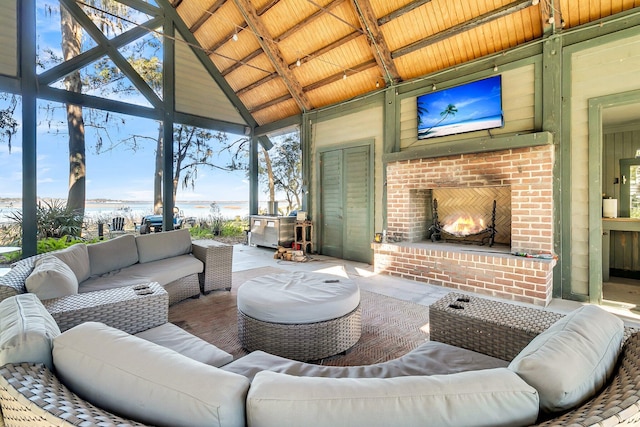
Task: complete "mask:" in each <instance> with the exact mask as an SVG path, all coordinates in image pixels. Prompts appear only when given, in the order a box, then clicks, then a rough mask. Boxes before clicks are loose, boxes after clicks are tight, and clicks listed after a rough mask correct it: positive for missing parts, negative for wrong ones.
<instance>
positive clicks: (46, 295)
mask: <svg viewBox="0 0 640 427" xmlns="http://www.w3.org/2000/svg"><path fill="white" fill-rule="evenodd" d="M24 285H25V287H26V288H27V291H29V292H31V293H32V294H35V295H37V296H38V298H40V299H41V300H47V299H51V298H59V297H63V296H67V295H73V294H77V293H78V279H77V278H76V275H75V274H74V273H73V271H72V270H71V268H69V266H68V265H67V264H65V263H64V262H62V261H60V260H59V259H58V258H56V257H54V256H45V257H42V258H39V259H38V260H37V261H36V264H35V268H34V269H33V271H32V272H31V274H30V275H29V276H28V277H27V278H26V280H25V281H24Z"/></svg>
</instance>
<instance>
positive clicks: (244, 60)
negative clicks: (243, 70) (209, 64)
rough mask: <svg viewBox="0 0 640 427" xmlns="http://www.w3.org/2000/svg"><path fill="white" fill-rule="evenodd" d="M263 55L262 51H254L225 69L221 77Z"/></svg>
mask: <svg viewBox="0 0 640 427" xmlns="http://www.w3.org/2000/svg"><path fill="white" fill-rule="evenodd" d="M263 53H264V51H263V50H262V49H257V50H254V51H253V52H251V53H250V54H249V55H247V56H245V57H244V58H242V59H241V60H240V61H238V62H236V63H234V64H233V65H232V66H230V67H227V68H225V69H224V71H222V72H221V74H222V75H223V76H226V75H227V74H229V73H232V72H233V71H235V70H237V69H238V68H240V67H242V66H243V65H244V64H246V63H247V62H249V61H251V60H252V59H254V58H257V57H258V56H260V55H262V54H263Z"/></svg>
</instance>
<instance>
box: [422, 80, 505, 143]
mask: <svg viewBox="0 0 640 427" xmlns="http://www.w3.org/2000/svg"><path fill="white" fill-rule="evenodd" d="M501 83H502V82H501V76H499V75H498V76H493V77H489V78H487V79H483V80H478V81H475V82H471V83H467V84H464V85H460V86H456V87H452V88H448V89H444V90H439V91H436V92H431V93H426V94H424V95H421V96H418V98H417V104H418V139H427V138H435V137H438V136H446V135H453V134H459V133H466V132H473V131H478V130H485V129H494V128H499V127H502V125H503V116H502V93H501V91H502V87H501Z"/></svg>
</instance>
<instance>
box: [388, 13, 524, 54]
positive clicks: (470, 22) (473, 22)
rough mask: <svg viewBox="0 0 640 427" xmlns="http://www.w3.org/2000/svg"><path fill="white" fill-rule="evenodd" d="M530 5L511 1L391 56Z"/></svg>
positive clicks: (423, 45)
mask: <svg viewBox="0 0 640 427" xmlns="http://www.w3.org/2000/svg"><path fill="white" fill-rule="evenodd" d="M530 5H531V0H517V1H514V2H511V3H509V4H507V5H505V6H502V7H500V8H498V9H496V10H493V11H491V12H487V13H485V14H482V15H480V16H478V17H476V18H474V19H470V20H468V21H466V22H463V23H462V24H458V25H454V26H453V27H451V28H447V29H446V30H444V31H440V32H439V33H436V34H433V35H432V36H429V37H425V38H424V39H422V40H418V41H417V42H414V43H411V44H408V45H407V46H405V47H402V48H400V49H397V50H395V51H394V52H392V54H391V56H392V57H393V58H399V57H401V56H404V55H407V54H409V53H412V52H415V51H417V50H420V49H422V48H425V47H427V46H430V45H432V44H434V43H438V42H440V41H442V40H444V39H447V38H449V37H453V36H455V35H458V34H461V33H464V32H465V31H469V30H470V29H471V28H474V27H478V26H480V25H483V24H486V23H487V22H491V21H495V20H496V19H498V18H502V17H503V16H507V15H510V14H512V13H516V12H519V11H521V10H523V9H526V8H527V7H529V6H530Z"/></svg>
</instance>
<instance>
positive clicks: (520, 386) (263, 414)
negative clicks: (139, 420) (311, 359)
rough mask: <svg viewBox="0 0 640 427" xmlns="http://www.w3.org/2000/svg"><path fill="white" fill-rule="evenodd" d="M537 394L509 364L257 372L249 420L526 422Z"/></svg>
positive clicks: (276, 424)
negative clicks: (437, 369)
mask: <svg viewBox="0 0 640 427" xmlns="http://www.w3.org/2000/svg"><path fill="white" fill-rule="evenodd" d="M537 417H538V394H537V392H536V390H535V389H534V388H533V387H531V386H529V385H527V383H525V382H524V381H523V380H522V379H521V378H520V377H518V376H517V375H516V374H514V373H513V372H511V371H509V370H508V369H507V368H497V369H487V370H481V371H471V372H461V373H457V374H451V375H433V376H408V377H396V378H322V377H297V376H291V375H286V374H280V373H276V372H270V371H262V372H260V373H258V374H257V375H256V376H255V378H254V380H253V382H252V383H251V389H250V390H249V395H248V396H247V425H248V426H249V427H253V426H255V427H258V426H259V427H286V426H292V427H293V426H296V427H297V426H314V427H323V426H327V427H339V426H344V427H358V426H363V427H365V426H366V427H376V426H381V427H382V426H384V427H386V426H403V427H412V426H421V427H423V426H427V425H428V426H430V427H438V426H447V427H449V426H467V427H472V426H528V425H531V424H534V423H535V421H536V418H537Z"/></svg>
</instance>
